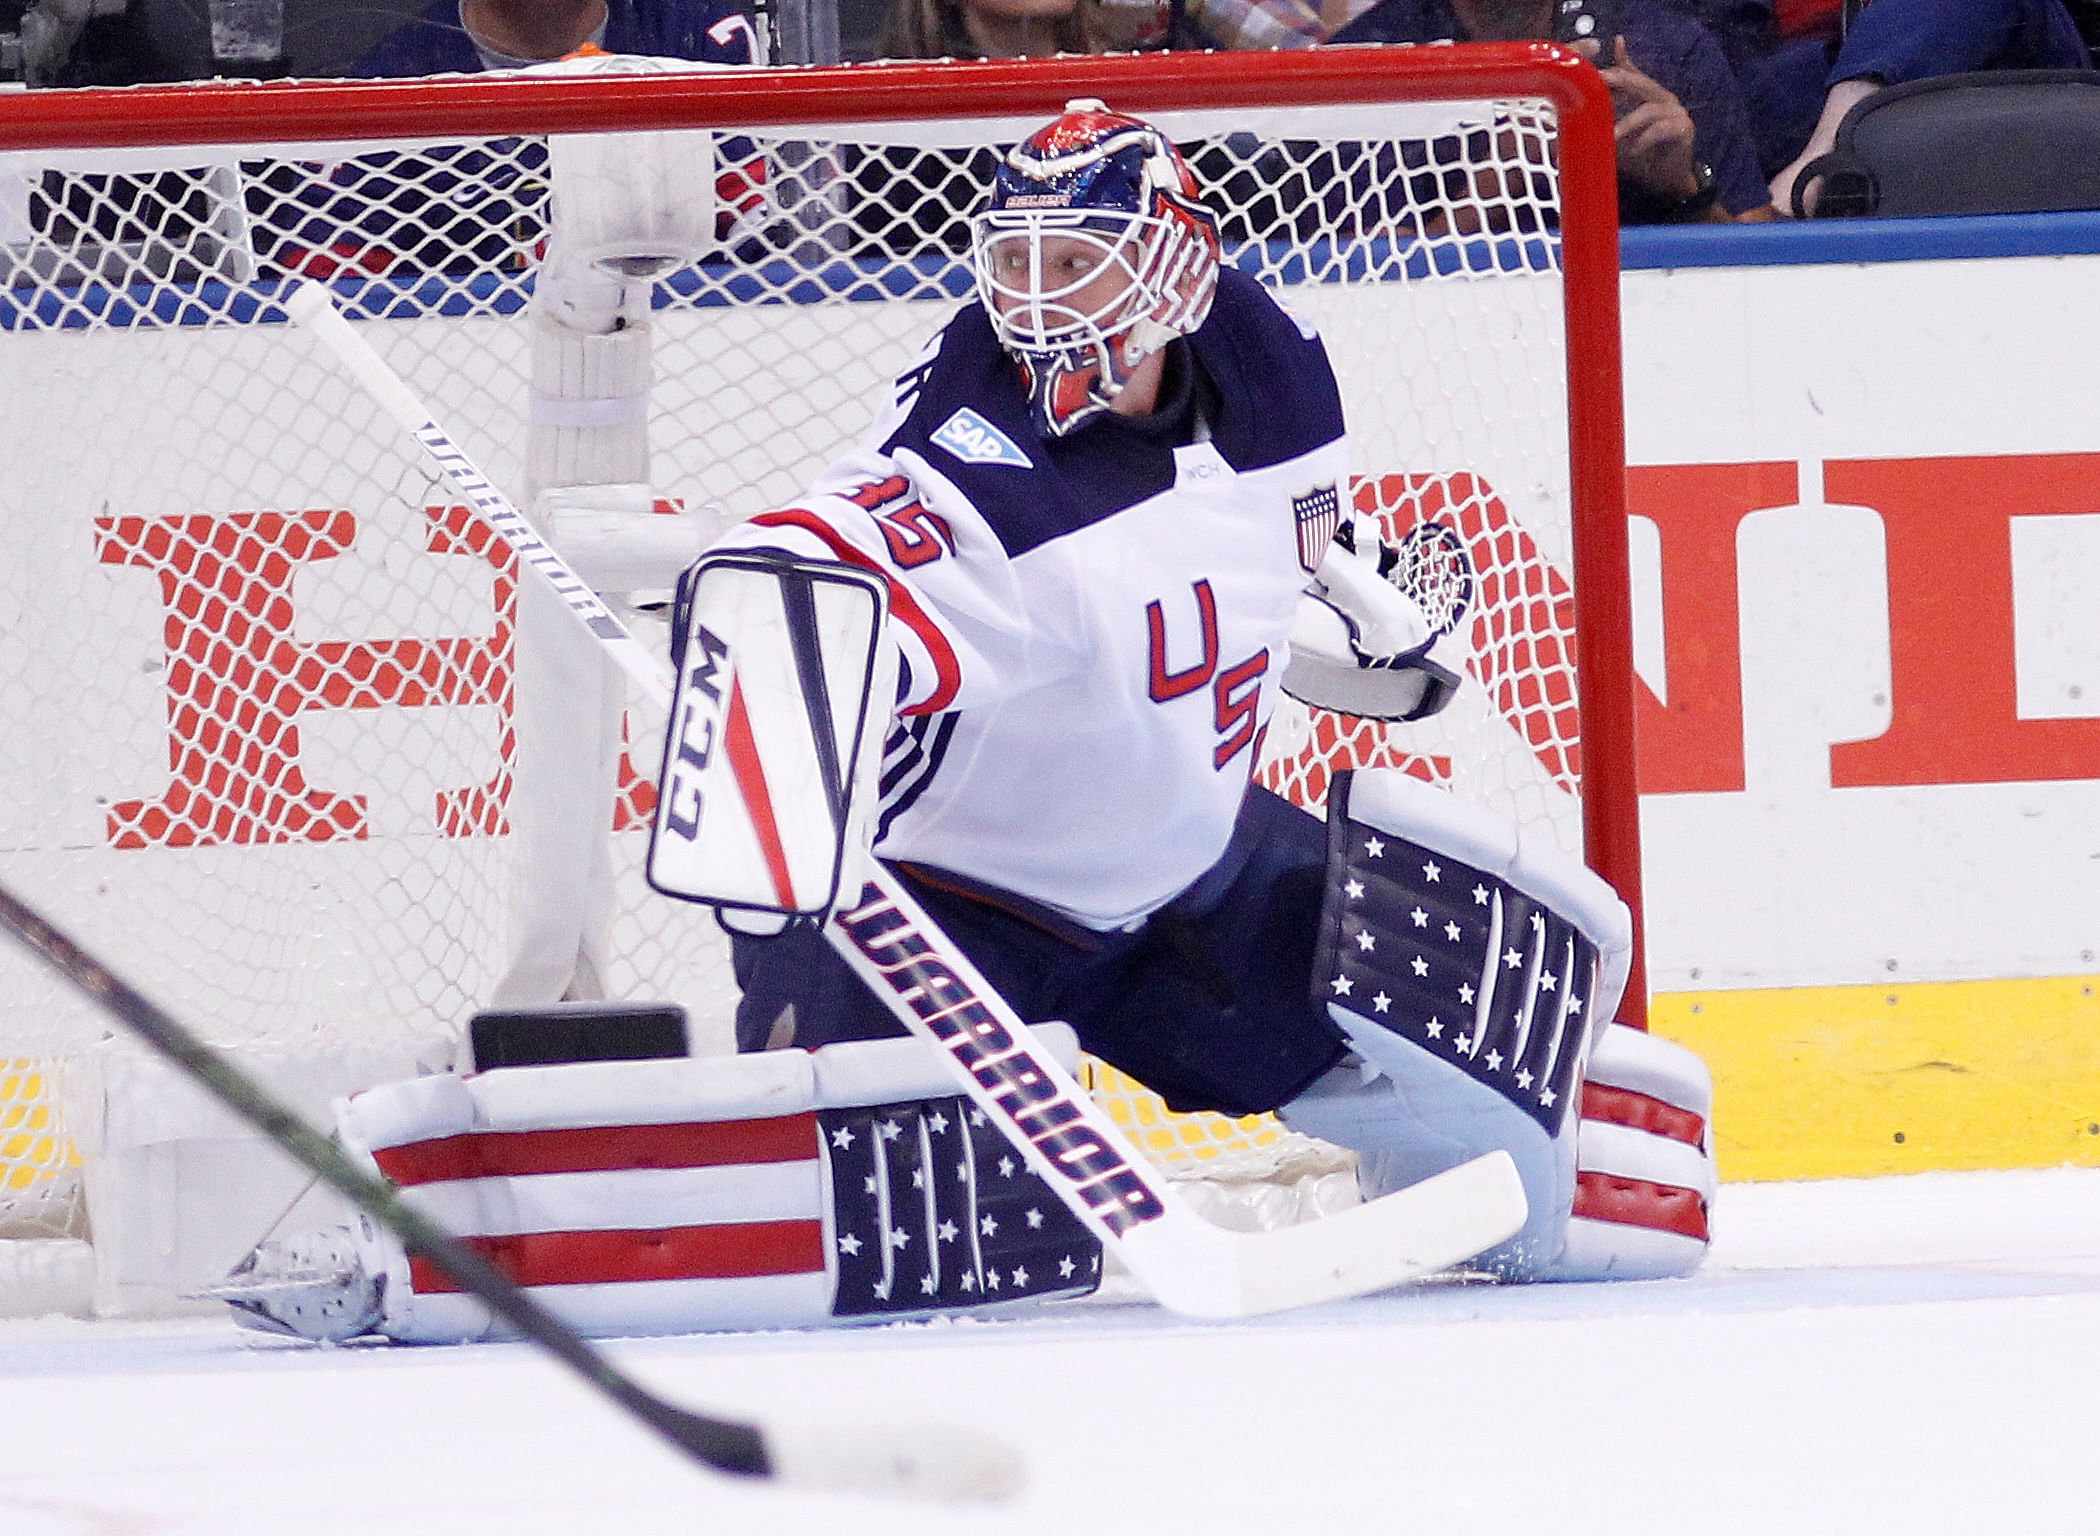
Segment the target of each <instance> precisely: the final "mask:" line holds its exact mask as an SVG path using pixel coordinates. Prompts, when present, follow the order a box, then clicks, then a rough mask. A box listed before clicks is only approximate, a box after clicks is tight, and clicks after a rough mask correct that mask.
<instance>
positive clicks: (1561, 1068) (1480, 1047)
mask: <svg viewBox="0 0 2100 1536" xmlns="http://www.w3.org/2000/svg"><path fill="white" fill-rule="evenodd" d="M1328 848H1329V863H1328V881H1329V887H1328V893H1327V900H1326V904H1325V906H1324V908H1323V911H1322V914H1321V925H1322V932H1321V938H1320V948H1319V958H1318V961H1317V962H1316V964H1315V968H1314V974H1315V976H1316V977H1317V978H1318V980H1319V985H1320V986H1321V988H1322V990H1323V995H1324V996H1325V997H1326V999H1327V1008H1328V1014H1329V1017H1331V1018H1332V1019H1333V1020H1334V1022H1335V1024H1336V1025H1337V1026H1338V1027H1339V1028H1340V1029H1341V1030H1342V1032H1343V1033H1344V1034H1345V1035H1347V1037H1348V1038H1349V1041H1350V1043H1351V1045H1352V1046H1353V1047H1354V1048H1355V1053H1356V1059H1355V1060H1354V1061H1351V1062H1348V1063H1345V1064H1344V1065H1343V1066H1341V1067H1338V1068H1336V1069H1335V1070H1334V1071H1332V1072H1330V1073H1329V1074H1328V1075H1327V1076H1326V1077H1324V1078H1322V1079H1321V1080H1320V1081H1319V1082H1318V1083H1315V1084H1314V1085H1313V1087H1312V1088H1311V1089H1310V1090H1308V1091H1307V1092H1306V1093H1304V1094H1303V1095H1301V1096H1300V1097H1299V1098H1297V1099H1296V1100H1294V1101H1293V1102H1292V1103H1290V1104H1288V1105H1286V1106H1285V1107H1284V1109H1283V1117H1284V1119H1285V1121H1286V1122H1287V1123H1288V1124H1290V1125H1291V1126H1292V1127H1293V1128H1294V1129H1297V1130H1301V1131H1305V1132H1307V1133H1309V1134H1311V1135H1314V1136H1318V1137H1321V1138H1323V1139H1325V1140H1328V1141H1332V1142H1336V1143H1339V1144H1340V1145H1342V1146H1346V1147H1352V1148H1354V1149H1356V1150H1357V1151H1358V1153H1359V1154H1360V1163H1359V1178H1360V1180H1361V1181H1362V1183H1363V1186H1364V1194H1365V1197H1366V1198H1375V1197H1376V1196H1377V1195H1380V1194H1383V1193H1386V1192H1387V1191H1389V1190H1393V1189H1400V1188H1405V1187H1406V1186H1408V1185H1410V1184H1414V1183H1417V1182H1419V1181H1420V1180H1422V1179H1425V1178H1428V1177H1430V1176H1431V1175H1433V1174H1436V1173H1440V1172H1442V1171H1443V1170H1444V1169H1446V1168H1451V1167H1455V1166H1456V1165H1457V1164H1459V1163H1461V1162H1464V1161H1466V1160H1467V1159H1468V1158H1471V1157H1476V1156H1479V1155H1480V1154H1481V1153H1483V1152H1487V1151H1491V1150H1494V1149H1496V1148H1501V1149H1504V1150H1507V1151H1508V1152H1509V1153H1510V1154H1511V1156H1512V1157H1514V1158H1515V1159H1516V1162H1517V1167H1518V1170H1519V1172H1520V1173H1521V1174H1522V1175H1523V1179H1524V1189H1525V1195H1526V1198H1527V1200H1528V1201H1529V1205H1530V1217H1529V1219H1528V1220H1527V1222H1526V1223H1525V1226H1524V1228H1523V1230H1522V1231H1520V1232H1519V1233H1518V1234H1517V1235H1516V1236H1515V1237H1514V1238H1512V1239H1510V1240H1509V1241H1508V1242H1507V1243H1505V1244H1503V1245H1501V1246H1500V1247H1498V1248H1495V1249H1492V1250H1490V1251H1489V1252H1488V1253H1487V1254H1485V1255H1483V1256H1482V1257H1481V1258H1480V1259H1478V1260H1476V1261H1475V1262H1476V1263H1477V1264H1479V1265H1480V1266H1482V1267H1484V1268H1487V1269H1490V1270H1492V1271H1494V1272H1495V1273H1498V1274H1500V1275H1502V1276H1504V1277H1505V1278H1508V1279H1513V1280H1594V1279H1652V1278H1659V1277H1662V1276H1669V1275H1681V1274H1686V1273H1689V1272H1690V1271H1691V1270H1692V1269H1694V1268H1695V1267H1697V1265H1698V1263H1699V1261H1700V1260H1701V1258H1702V1257H1703V1256H1704V1254H1705V1251H1706V1244H1707V1225H1706V1220H1707V1207H1708V1204H1709V1202H1710V1201H1711V1200H1712V1198H1713V1193H1714V1170H1713V1157H1712V1150H1711V1142H1710V1138H1709V1132H1708V1124H1707V1120H1708V1115H1709V1112H1710V1109H1711V1105H1712V1086H1711V1083H1710V1081H1709V1079H1708V1077H1707V1074H1706V1069H1705V1067H1704V1065H1703V1064H1702V1063H1701V1062H1700V1061H1699V1059H1698V1058H1697V1057H1696V1056H1694V1055H1693V1054H1692V1053H1691V1052H1689V1051H1687V1050H1685V1049H1684V1048H1683V1047H1681V1046H1677V1045H1673V1044H1671V1043H1670V1042H1669V1041H1667V1040H1660V1039H1657V1038H1655V1037H1654V1036H1651V1035H1646V1034H1643V1033H1641V1032H1640V1031H1638V1030H1633V1029H1629V1028H1626V1027H1625V1026H1623V1025H1619V1024H1613V1023H1609V1022H1608V1021H1609V1020H1610V1019H1611V1015H1612V1012H1613V1010H1615V1009H1616V1008H1617V1006H1618V1001H1619V997H1620V994H1621V992H1622V990H1623V989H1624V986H1625V983H1626V976H1627V969H1628V962H1629V957H1630V955H1631V947H1632V920H1631V917H1630V915H1629V914H1628V912H1627V910H1626V907H1625V905H1624V904H1623V903H1622V902H1620V900H1619V899H1618V897H1617V896H1616V895H1615V894H1614V893H1613V891H1612V890H1611V888H1610V887H1609V886H1608V885H1606V884H1605V883H1604V881H1603V880H1601V879H1599V878H1598V877H1597V876H1596V875H1595V874H1593V873H1592V872H1591V871H1590V870H1588V869H1586V868H1585V867H1584V866H1583V865H1582V864H1580V863H1579V862H1577V861H1576V860H1575V859H1573V858H1571V857H1569V856H1568V855H1566V854H1564V853H1562V852H1561V851H1560V850H1559V849H1557V848H1554V847H1552V846H1551V845H1549V844H1545V843H1543V842H1534V841H1532V840H1531V839H1528V838H1525V837H1524V836H1522V835H1521V834H1520V833H1518V832H1516V831H1515V830H1513V829H1511V828H1509V827H1507V826H1506V825H1504V824H1503V823H1501V822H1500V821H1498V820H1496V819H1495V818H1493V817H1491V816H1489V815H1488V814H1486V813H1485V812H1482V811H1480V810H1478V809H1477V808H1475V807H1472V806H1468V805H1466V804H1464V803H1463V802H1461V801H1459V800H1457V799H1455V798H1454V797H1452V796H1450V795H1448V794H1446V793H1444V792H1443V791H1441V790H1438V789H1433V788H1431V787H1430V786H1429V785H1426V784H1423V783H1421V782H1420V781H1419V780H1416V779H1413V778H1410V777H1408V776H1407V775H1406V774H1404V773H1400V772H1398V771H1395V770H1376V771H1364V772H1358V773H1354V774H1343V775H1338V776H1337V777H1336V780H1335V784H1334V787H1333V788H1332V790H1330V792H1329V798H1328Z"/></svg>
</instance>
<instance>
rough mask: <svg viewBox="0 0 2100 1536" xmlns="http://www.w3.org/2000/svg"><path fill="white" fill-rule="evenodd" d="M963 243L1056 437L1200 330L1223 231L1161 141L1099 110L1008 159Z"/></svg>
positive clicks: (1072, 112)
mask: <svg viewBox="0 0 2100 1536" xmlns="http://www.w3.org/2000/svg"><path fill="white" fill-rule="evenodd" d="M971 232H972V251H971V256H972V261H973V264H974V266H975V268H976V273H977V293H978V297H979V298H981V299H982V300H983V301H984V308H985V312H986V313H987V314H988V315H990V316H991V321H992V327H993V329H994V330H995V331H996V332H997V333H998V337H999V342H1000V345H1001V346H1003V347H1005V348H1006V350H1007V351H1008V352H1010V353H1011V354H1013V356H1014V357H1015V358H1016V359H1018V360H1019V362H1020V364H1021V367H1022V370H1023V372H1024V373H1025V375H1026V377H1027V384H1028V394H1029V399H1030V401H1031V403H1032V405H1033V408H1034V412H1035V418H1036V422H1037V425H1038V426H1040V427H1041V428H1042V430H1043V432H1044V433H1045V434H1046V435H1048V436H1052V437H1058V436H1063V435H1064V434H1065V433H1068V432H1070V431H1072V430H1073V429H1074V428H1076V427H1078V426H1080V425H1081V424H1082V423H1084V422H1086V421H1087V420H1089V419H1091V418H1092V417H1094V416H1096V415H1098V414H1099V413H1101V412H1102V411H1105V410H1107V409H1108V408H1109V403H1110V402H1111V401H1113V400H1114V399H1115V398H1116V396H1117V395H1118V394H1120V393H1122V391H1123V389H1124V387H1125V386H1126V385H1128V384H1129V382H1130V379H1131V376H1132V374H1133V373H1135V372H1136V370H1137V369H1138V367H1139V366H1140V365H1141V364H1143V363H1144V361H1145V359H1147V358H1148V357H1151V356H1152V355H1153V354H1154V353H1156V352H1157V351H1159V349H1160V348H1161V347H1164V346H1165V345H1166V344H1167V343H1168V342H1169V341H1171V340H1173V339H1174V338H1175V337H1176V336H1186V335H1188V334H1189V333H1190V332H1191V331H1194V330H1195V329H1196V328H1197V327H1198V326H1200V325H1202V324H1203V321H1204V318H1205V317H1206V316H1207V315H1208V314H1209V313H1210V303H1211V298H1212V296H1213V295H1214V294H1216V292H1217V288H1218V261H1219V245H1218V224H1217V220H1216V218H1215V217H1213V216H1212V214H1211V212H1210V210H1209V209H1208V208H1205V207H1204V206H1203V201H1202V197H1201V194H1200V193H1199V192H1198V191H1197V189H1196V179H1195V177H1194V176H1192V175H1191V174H1190V173H1189V168H1188V166H1187V164H1186V163H1185V162H1184V161H1183V160H1182V158H1181V155H1180V154H1179V153H1178V152H1177V151H1176V150H1175V148H1174V146H1173V145H1172V144H1171V143H1169V142H1168V141H1167V137H1166V135H1165V134H1163V133H1161V132H1160V131H1159V130H1158V129H1157V128H1154V127H1153V126H1152V125H1151V124H1149V123H1143V122H1140V121H1138V120H1137V119H1136V118H1134V117H1125V116H1123V115H1122V114H1121V113H1117V112H1111V111H1109V110H1108V108H1107V107H1105V106H1103V105H1102V104H1101V103H1100V102H1098V101H1075V102H1072V103H1071V104H1069V105H1068V106H1067V107H1066V109H1065V113H1064V116H1062V117H1060V118H1058V119H1057V121H1056V122H1054V123H1051V124H1050V125H1049V126H1047V127H1045V128H1040V129H1038V130H1036V132H1035V133H1033V134H1031V135H1030V136H1029V137H1028V138H1027V139H1026V140H1024V141H1023V142H1022V143H1020V144H1018V145H1016V146H1015V147H1014V148H1013V150H1012V151H1011V152H1010V153H1009V154H1008V155H1007V156H1006V158H1005V160H1004V161H1003V162H1001V164H1000V166H999V174H998V176H997V177H996V178H995V179H994V181H993V183H992V195H991V201H990V203H989V205H988V206H987V207H986V209H985V211H984V212H982V213H980V214H978V215H977V217H976V219H975V220H974V221H973V222H972V227H971Z"/></svg>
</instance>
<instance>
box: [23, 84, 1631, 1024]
mask: <svg viewBox="0 0 2100 1536" xmlns="http://www.w3.org/2000/svg"><path fill="white" fill-rule="evenodd" d="M1083 96H1095V97H1101V98H1103V99H1107V100H1112V101H1114V102H1115V104H1116V106H1117V108H1118V109H1119V110H1123V111H1129V112H1134V113H1137V114H1139V115H1144V114H1147V113H1157V112H1167V111H1175V110H1200V109H1220V108H1224V109H1231V108H1248V109H1253V108H1263V107H1288V106H1310V105H1330V104H1341V105H1350V104H1354V105H1361V104H1375V103H1378V102H1382V101H1426V100H1452V99H1465V98H1472V99H1480V98H1494V97H1515V96H1523V97H1533V98H1538V99H1543V100H1546V101H1549V102H1550V103H1551V104H1552V105H1553V107H1554V109H1555V112H1556V115H1557V126H1558V133H1559V146H1560V155H1561V164H1562V169H1563V172H1564V174H1563V176H1562V178H1561V186H1562V199H1563V200H1562V204H1561V223H1560V231H1559V237H1560V251H1561V268H1562V274H1563V282H1564V285H1565V291H1566V292H1567V293H1568V294H1569V295H1571V298H1570V300H1569V302H1567V303H1565V304H1564V305H1563V311H1564V325H1565V340H1566V358H1567V383H1568V423H1567V425H1568V438H1569V475H1570V497H1571V502H1572V514H1573V523H1574V545H1573V555H1572V560H1573V566H1574V570H1573V576H1574V581H1573V588H1574V591H1573V600H1574V603H1575V605H1576V613H1577V620H1578V622H1577V632H1576V648H1577V667H1578V670H1579V675H1580V676H1581V678H1582V680H1583V682H1582V686H1581V688H1580V690H1579V697H1578V700H1577V707H1578V720H1579V724H1580V731H1581V740H1582V743H1583V764H1584V767H1583V775H1584V789H1583V807H1584V810H1583V840H1584V854H1585V857H1586V859H1587V861H1588V863H1589V864H1590V866H1591V867H1592V868H1594V869H1595V870H1596V871H1597V872H1598V873H1599V874H1601V875H1602V876H1603V877H1604V878H1605V879H1606V880H1608V881H1610V882H1611V884H1612V885H1613V886H1614V888H1616V889H1617V890H1618V892H1619V893H1620V895H1621V896H1622V897H1623V898H1624V899H1625V900H1626V902H1627V904H1628V905H1629V906H1630V907H1631V908H1632V909H1633V912H1634V922H1635V953H1634V959H1633V970H1632V973H1631V976H1630V978H1629V982H1628V987H1627V995H1626V999H1625V1002H1624V1003H1623V1004H1622V1015H1623V1017H1624V1018H1625V1021H1626V1022H1628V1023H1630V1024H1634V1025H1636V1026H1640V1027H1645V1024H1646V1014H1647V985H1646V970H1645V965H1644V961H1643V947H1642V935H1643V932H1644V924H1643V922H1642V912H1641V907H1642V903H1641V854H1640V830H1639V817H1640V806H1639V798H1638V790H1637V786H1636V783H1635V761H1636V753H1635V749H1634V742H1635V737H1634V732H1635V715H1636V709H1635V693H1634V690H1635V688H1636V686H1637V684H1636V680H1635V678H1634V673H1633V649H1632V618H1631V595H1630V594H1631V584H1630V567H1629V564H1628V557H1627V538H1626V501H1625V484H1624V481H1625V475H1624V465H1625V428H1624V418H1623V408H1622V394H1621V385H1620V340H1619V292H1618V209H1617V198H1616V174H1615V169H1614V167H1615V163H1616V159H1615V154H1616V152H1615V146H1614V141H1613V112H1612V104H1611V97H1610V93H1609V91H1608V90H1607V88H1606V87H1605V85H1604V82H1603V79H1602V77H1601V76H1600V75H1599V74H1598V73H1597V71H1596V70H1595V69H1594V68H1593V67H1592V66H1591V65H1590V64H1589V63H1587V62H1586V61H1584V60H1582V59H1580V58H1579V57H1577V56H1576V55H1574V54H1572V53H1570V52H1568V51H1567V50H1565V49H1562V48H1560V47H1558V46H1556V45H1554V44H1550V43H1496V44H1467V45H1453V46H1448V47H1444V46H1437V47H1392V46H1362V47H1335V48H1319V49H1310V50H1299V51H1277V52H1268V53H1249V54H1219V53H1201V54H1195V53H1176V54H1153V55H1119V56H1105V57H1093V56H1090V57H1071V58H1057V59H1041V60H1021V61H1010V62H986V63H961V62H952V61H944V62H940V63H932V64H920V63H910V64H903V63H900V64H856V65H846V66H836V67H827V68H814V69H808V68H804V69H740V70H731V71H714V72H709V73H707V74H705V75H663V76H642V75H613V76H598V77H589V78H557V79H530V78H527V79H519V78H515V77H506V78H503V79H484V78H477V77H472V76H455V77H445V78H435V79H426V80H406V81H381V82H372V81H356V82H350V81H325V82H314V81H298V82H291V81H285V82H267V83H260V84H256V83H227V82H214V83H209V84H196V85H177V86H145V87H136V88H132V89H127V90H121V91H109V90H84V91H40V92H34V93H22V94H10V95H7V96H4V97H0V153H5V152H7V151H23V150H27V151H35V150H77V149H121V148H126V147H135V146H139V145H147V144H153V145H171V146H172V145H239V144H250V143H267V142H272V141H284V140H326V139H331V138H341V137H345V136H348V135H351V134H353V133H354V134H356V135H359V136H364V137H370V136H372V135H373V130H374V120H375V117H377V118H382V119H383V120H384V121H385V122H386V123H387V124H388V126H389V131H390V132H391V131H395V130H398V133H399V135H400V136H401V137H403V138H410V137H414V136H417V135H419V134H435V133H446V134H455V135H457V134H465V135H486V136H490V137H496V136H501V135H508V134H544V133H586V132H602V131H618V130H622V129H630V130H631V129H633V128H636V127H639V126H647V127H651V128H698V129H709V128H736V127H741V128H747V129H749V128H765V127H772V126H790V125H806V124H811V123H825V122H834V121H840V120H845V119H849V118H850V119H857V120H861V121H876V122H898V121H909V120H911V119H914V118H920V117H924V116H926V115H928V113H929V111H930V110H932V104H933V103H934V102H936V101H937V102H938V115H939V116H941V117H943V118H993V117H1005V118H1011V117H1014V116H1017V115H1018V116H1029V115H1036V116H1042V117H1050V116H1054V115H1055V114H1056V113H1057V112H1058V111H1060V110H1061V109H1062V108H1063V106H1064V104H1065V103H1066V102H1067V101H1069V100H1072V99H1073V98H1075V97H1083ZM1570 170H1573V171H1575V172H1576V174H1566V172H1568V171H1570ZM1574 295H1580V300H1579V302H1578V301H1576V299H1575V298H1574V297H1572V296H1574Z"/></svg>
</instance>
